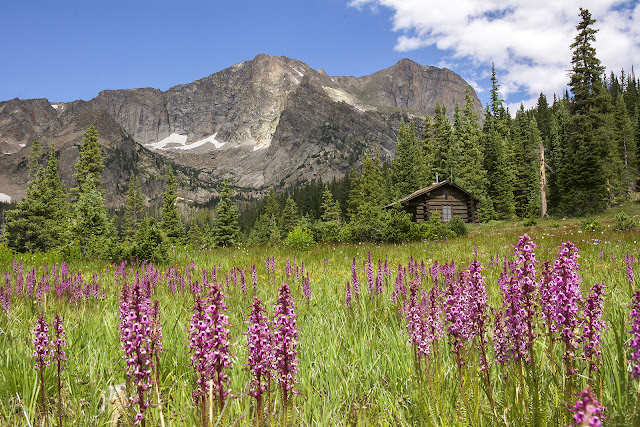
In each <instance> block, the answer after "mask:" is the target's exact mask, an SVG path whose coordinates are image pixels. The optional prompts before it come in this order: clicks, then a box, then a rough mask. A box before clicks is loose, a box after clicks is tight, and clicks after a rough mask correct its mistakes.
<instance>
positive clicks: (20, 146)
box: [0, 54, 482, 205]
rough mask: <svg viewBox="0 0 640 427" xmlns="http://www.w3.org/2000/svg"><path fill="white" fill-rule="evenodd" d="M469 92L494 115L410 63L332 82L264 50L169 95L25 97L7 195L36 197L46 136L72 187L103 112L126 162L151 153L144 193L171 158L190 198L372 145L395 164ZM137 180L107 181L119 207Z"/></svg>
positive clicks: (272, 182)
mask: <svg viewBox="0 0 640 427" xmlns="http://www.w3.org/2000/svg"><path fill="white" fill-rule="evenodd" d="M466 88H469V89H470V91H471V93H472V96H473V97H474V100H475V106H476V109H477V110H478V111H479V112H480V111H482V105H481V103H480V101H479V99H478V98H477V96H476V94H475V91H473V88H472V87H471V86H469V85H468V84H467V83H466V82H465V81H464V80H463V79H462V78H461V77H460V76H458V75H457V74H455V73H453V72H452V71H450V70H447V69H440V68H436V67H431V66H422V65H420V64H418V63H417V62H414V61H412V60H410V59H406V58H405V59H402V60H400V61H398V62H397V63H396V64H394V65H392V66H391V67H388V68H385V69H383V70H380V71H377V72H375V73H373V74H370V75H368V76H362V77H352V76H329V75H327V74H326V73H325V72H324V70H322V69H313V68H311V67H310V66H308V65H307V64H305V63H304V62H302V61H300V60H297V59H292V58H287V57H283V56H281V57H275V56H269V55H265V54H258V55H256V56H255V57H254V58H253V59H251V60H247V61H243V62H240V63H237V64H234V65H232V66H230V67H228V68H225V69H224V70H221V71H218V72H216V73H214V74H211V75H209V76H205V77H203V78H201V79H198V80H194V81H193V82H190V83H184V84H179V85H176V86H173V87H171V88H169V89H167V90H166V91H162V90H160V89H155V88H135V89H110V90H103V91H100V92H99V94H98V95H97V96H96V97H95V98H92V99H90V100H88V101H84V100H77V101H72V102H58V103H55V102H49V101H48V100H46V99H44V98H41V99H30V100H20V99H17V98H16V99H13V100H8V101H3V102H0V151H1V152H2V153H4V154H2V155H1V156H0V166H2V168H1V171H0V193H4V194H7V195H10V196H11V197H12V198H14V199H16V198H19V197H20V196H21V195H23V194H24V187H25V185H26V172H25V171H24V161H23V160H24V158H25V157H26V156H27V155H28V150H29V148H30V144H31V142H32V141H33V139H36V138H38V139H41V140H43V139H44V140H45V141H43V142H49V141H55V142H56V146H57V147H58V148H59V149H60V151H61V153H62V152H65V153H66V154H65V156H62V154H61V176H62V179H63V182H65V183H66V184H67V185H68V186H70V184H72V182H71V178H70V176H69V173H68V171H69V170H72V168H71V169H69V167H66V166H64V165H63V163H74V162H75V160H74V154H75V157H76V158H77V149H78V146H79V144H80V140H81V135H78V134H77V132H71V131H70V130H69V129H70V128H74V129H75V128H77V127H78V123H80V122H83V123H84V122H86V118H87V117H92V115H93V114H94V113H92V112H98V111H101V112H104V114H105V115H100V114H98V115H96V116H95V117H96V118H97V119H98V120H99V122H98V123H92V124H94V125H95V126H96V128H97V129H98V132H100V133H101V134H102V138H101V143H102V144H104V146H105V147H111V148H113V150H114V151H113V153H112V155H115V156H116V157H117V155H116V154H115V153H118V147H119V146H121V145H122V144H124V145H123V146H127V147H128V148H127V150H128V151H127V152H130V153H133V152H136V153H143V155H142V154H141V156H142V157H139V158H137V160H135V161H134V162H133V163H131V162H129V163H128V164H127V165H126V166H127V167H128V168H129V169H131V170H133V171H134V172H135V173H137V174H140V175H142V176H141V177H140V178H141V179H142V181H143V182H147V181H148V182H149V183H152V182H155V183H154V184H153V185H148V186H147V187H144V185H143V191H145V190H146V191H148V192H151V193H154V192H155V191H156V188H158V187H159V186H158V185H157V182H156V181H158V179H159V176H160V175H161V174H162V171H161V169H162V168H163V167H165V166H164V165H163V164H160V163H163V162H164V163H173V164H175V165H178V166H181V167H183V168H184V169H185V170H187V171H189V173H186V172H185V173H181V174H180V175H179V177H178V178H179V183H180V186H181V191H182V192H183V193H184V195H185V196H186V197H185V198H189V199H193V200H201V201H202V200H203V199H206V198H207V197H210V195H211V194H215V192H216V191H215V188H216V186H217V184H218V183H219V181H220V180H222V179H223V178H230V179H231V181H232V183H233V184H234V185H235V186H236V187H241V188H246V189H250V190H252V191H258V192H259V191H262V190H264V189H266V188H268V187H270V186H276V187H278V186H285V185H290V184H293V183H295V182H298V181H301V180H306V179H314V178H322V179H324V180H330V179H332V178H334V177H339V176H341V175H342V174H344V173H345V172H346V170H348V169H349V168H350V167H352V165H353V164H354V163H358V162H359V161H360V159H361V158H362V155H363V154H364V153H365V152H366V151H367V150H371V151H377V152H379V153H380V154H381V155H382V157H383V158H390V157H392V156H393V153H394V149H395V138H396V135H397V129H398V126H399V123H400V120H401V119H403V118H404V119H406V120H409V119H411V118H415V119H417V120H422V119H423V118H424V114H433V109H434V108H435V104H436V102H438V103H440V104H441V105H444V106H445V107H446V108H447V111H448V114H449V115H452V114H453V109H454V108H453V107H454V105H455V103H458V104H460V105H462V104H463V103H464V92H465V89H466ZM421 116H422V117H421ZM107 117H109V118H110V119H107ZM102 122H104V123H102ZM101 126H106V127H109V131H108V132H103V131H102V130H101ZM115 127H117V128H119V129H115ZM111 128H114V129H111ZM129 140H131V141H133V143H134V145H132V146H131V147H129V145H127V144H131V143H130V142H128V141H129ZM125 142H126V144H125ZM136 143H137V144H138V145H140V146H141V148H144V150H142V149H141V148H140V147H139V148H136V147H135V144H136ZM194 143H195V144H194ZM74 150H75V151H74ZM132 150H133V151H132ZM152 152H153V153H156V155H157V156H156V157H154V156H151V154H150V153H152ZM120 154H122V153H120ZM134 157H135V156H134ZM152 157H154V158H156V160H153V161H152V160H151V158H152ZM158 158H161V159H163V160H162V161H158V160H157V159H158ZM141 159H143V160H144V161H143V160H141ZM107 161H108V162H111V163H110V165H111V167H112V168H113V171H116V170H117V169H118V168H119V167H120V168H121V169H122V168H124V167H125V165H121V166H118V162H117V158H115V159H107ZM154 162H155V164H156V165H155V166H151V164H152V163H154ZM21 165H22V166H21ZM8 174H11V175H13V177H12V179H11V180H9V179H8V177H7V175H8ZM125 175H126V176H127V177H128V173H123V172H122V171H120V172H118V173H115V172H114V173H113V176H112V177H110V178H109V179H106V180H105V185H106V186H107V187H108V191H107V193H109V191H111V190H113V192H114V195H113V196H112V197H111V198H110V200H109V202H110V203H111V204H113V205H117V204H118V203H121V201H122V199H123V197H124V193H125V192H126V183H123V182H122V176H125ZM189 175H190V176H189ZM3 176H5V178H7V179H5V178H3ZM9 181H10V183H9ZM194 182H195V184H194ZM148 196H149V198H153V197H155V195H154V194H149V195H148Z"/></svg>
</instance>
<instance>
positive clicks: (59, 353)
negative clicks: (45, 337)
mask: <svg viewBox="0 0 640 427" xmlns="http://www.w3.org/2000/svg"><path fill="white" fill-rule="evenodd" d="M52 327H53V333H54V339H53V342H52V343H51V348H52V351H51V358H52V360H53V361H54V362H61V361H64V360H67V356H66V354H65V352H64V347H66V346H67V341H66V339H65V333H64V322H63V321H62V318H61V317H60V315H57V314H56V317H55V318H54V319H53V324H52Z"/></svg>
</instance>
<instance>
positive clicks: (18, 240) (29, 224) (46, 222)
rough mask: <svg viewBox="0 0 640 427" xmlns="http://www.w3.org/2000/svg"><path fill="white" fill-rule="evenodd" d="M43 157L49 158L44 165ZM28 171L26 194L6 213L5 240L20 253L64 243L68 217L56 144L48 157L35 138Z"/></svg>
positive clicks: (50, 247)
mask: <svg viewBox="0 0 640 427" xmlns="http://www.w3.org/2000/svg"><path fill="white" fill-rule="evenodd" d="M45 157H47V158H48V161H47V163H46V166H43V165H42V162H43V159H44V158H45ZM29 170H30V173H29V176H30V177H31V181H30V182H29V184H28V186H27V193H26V196H25V197H24V198H23V199H22V200H21V201H20V202H19V203H18V204H17V206H16V208H15V209H13V210H10V211H7V213H6V233H7V243H8V245H9V247H11V248H13V249H15V250H17V251H19V252H26V251H29V250H33V251H48V250H50V249H53V248H55V247H58V246H60V245H61V244H62V243H63V241H64V236H65V232H66V227H67V218H68V205H67V202H66V190H65V188H64V186H63V185H62V183H61V182H60V179H59V177H58V158H57V153H56V151H55V144H52V147H51V150H50V151H49V154H48V156H47V155H46V153H45V152H44V151H43V150H42V145H41V143H40V142H39V141H37V140H36V141H34V143H33V147H32V153H31V155H30V156H29Z"/></svg>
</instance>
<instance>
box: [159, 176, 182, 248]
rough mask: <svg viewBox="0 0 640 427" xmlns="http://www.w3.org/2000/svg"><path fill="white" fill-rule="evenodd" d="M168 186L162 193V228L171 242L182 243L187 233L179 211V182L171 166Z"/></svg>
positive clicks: (167, 177) (167, 178)
mask: <svg viewBox="0 0 640 427" xmlns="http://www.w3.org/2000/svg"><path fill="white" fill-rule="evenodd" d="M166 180H167V188H166V189H165V191H164V193H163V194H162V211H161V212H160V217H161V219H162V221H161V223H160V228H161V230H162V231H164V233H165V234H166V235H167V240H168V241H169V243H173V244H176V243H179V244H182V243H184V241H185V238H186V235H185V231H184V225H183V224H182V217H181V216H180V212H178V206H177V204H176V203H177V201H178V193H177V188H178V184H177V183H176V178H175V176H174V175H173V169H172V168H171V166H169V171H168V173H167V176H166Z"/></svg>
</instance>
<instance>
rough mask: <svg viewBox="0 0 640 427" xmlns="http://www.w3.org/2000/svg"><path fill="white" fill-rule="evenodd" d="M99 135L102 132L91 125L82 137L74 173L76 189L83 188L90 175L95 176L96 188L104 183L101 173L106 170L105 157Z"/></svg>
mask: <svg viewBox="0 0 640 427" xmlns="http://www.w3.org/2000/svg"><path fill="white" fill-rule="evenodd" d="M99 136H100V134H99V133H98V131H97V130H96V128H95V127H94V126H93V125H91V126H89V128H88V129H87V131H86V132H85V133H84V136H83V137H82V146H80V153H79V155H78V160H77V161H76V164H75V169H76V172H75V173H74V174H73V177H74V178H75V180H76V183H77V187H76V188H75V189H74V191H79V190H80V189H81V187H82V184H84V182H85V181H86V180H87V179H88V177H89V175H91V176H93V180H94V183H95V186H96V188H98V189H99V188H100V187H101V185H102V182H101V181H100V174H102V171H103V170H104V157H103V156H102V151H101V150H100V143H99V142H98V137H99Z"/></svg>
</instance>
